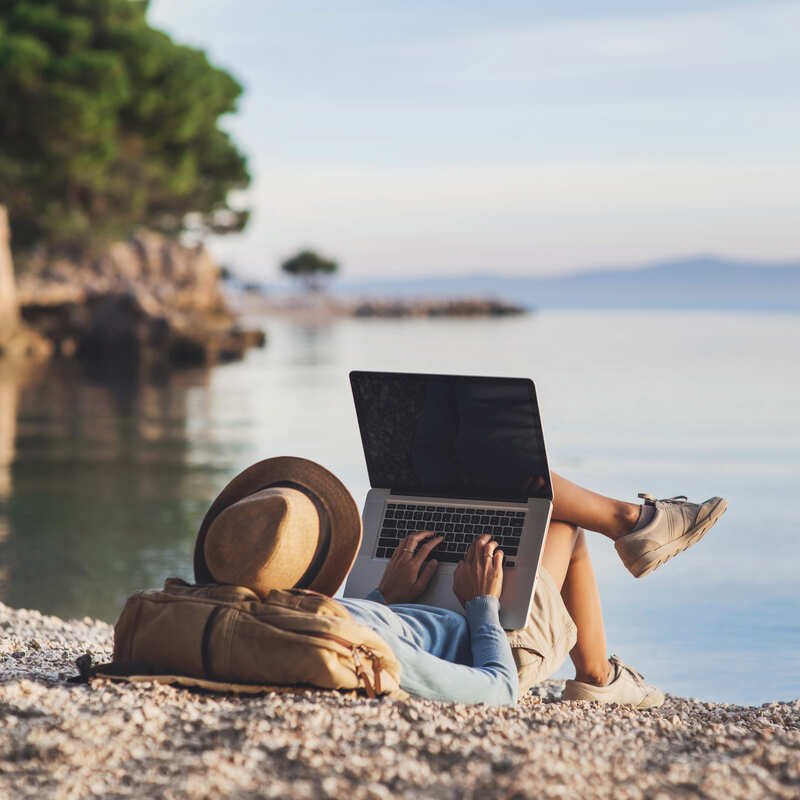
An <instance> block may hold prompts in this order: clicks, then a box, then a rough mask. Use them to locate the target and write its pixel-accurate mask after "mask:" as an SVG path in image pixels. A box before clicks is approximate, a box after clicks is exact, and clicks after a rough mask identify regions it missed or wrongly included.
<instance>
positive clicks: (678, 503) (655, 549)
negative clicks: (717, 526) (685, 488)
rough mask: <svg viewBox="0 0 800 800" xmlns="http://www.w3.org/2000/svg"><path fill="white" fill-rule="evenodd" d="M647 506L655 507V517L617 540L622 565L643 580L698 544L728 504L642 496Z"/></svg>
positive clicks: (725, 502) (718, 500) (681, 498)
mask: <svg viewBox="0 0 800 800" xmlns="http://www.w3.org/2000/svg"><path fill="white" fill-rule="evenodd" d="M639 497H641V498H642V499H643V500H644V504H645V506H648V505H649V506H654V507H655V512H654V514H653V518H652V519H651V520H650V521H649V522H648V523H647V524H646V525H645V526H644V527H642V528H639V530H634V531H631V533H626V534H625V535H624V536H621V537H620V538H619V539H617V541H616V543H615V545H614V546H615V547H616V549H617V552H618V553H619V557H620V558H621V559H622V563H623V564H625V566H626V567H627V568H628V569H629V570H630V572H631V573H632V574H633V576H634V577H635V578H641V577H642V576H644V575H647V574H648V573H650V572H652V571H653V570H654V569H656V568H657V567H660V566H661V565H662V564H663V563H664V562H665V561H669V559H670V558H672V557H673V556H676V555H678V553H682V552H683V551H684V550H686V548H687V547H691V546H692V545H693V544H695V543H696V542H699V541H700V540H701V539H702V538H703V536H705V535H706V533H708V531H709V530H710V529H711V527H712V526H713V525H714V523H715V522H716V521H717V520H718V519H719V518H720V517H721V516H722V515H723V514H724V513H725V510H726V509H727V508H728V501H727V500H724V499H723V498H722V497H712V498H711V499H710V500H706V501H705V503H700V504H699V505H698V504H697V503H689V502H687V500H686V497H684V496H683V495H680V496H678V497H671V498H669V499H668V500H656V498H655V497H653V495H651V494H640V495H639Z"/></svg>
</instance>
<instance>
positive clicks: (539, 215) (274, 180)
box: [150, 0, 800, 279]
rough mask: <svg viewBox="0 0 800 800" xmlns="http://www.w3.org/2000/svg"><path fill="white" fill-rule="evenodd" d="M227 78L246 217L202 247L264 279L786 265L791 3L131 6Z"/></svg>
mask: <svg viewBox="0 0 800 800" xmlns="http://www.w3.org/2000/svg"><path fill="white" fill-rule="evenodd" d="M150 21H151V23H152V24H154V25H156V26H157V27H160V28H162V29H164V30H166V31H168V32H169V33H170V34H171V35H172V36H173V38H175V39H176V40H177V41H180V42H182V43H186V44H191V45H195V46H199V47H202V48H204V49H205V50H207V51H208V53H209V56H210V58H211V59H212V61H213V62H214V63H216V64H218V65H219V66H222V67H225V68H226V69H229V70H230V71H231V72H232V73H233V74H234V75H235V76H236V77H237V78H238V79H239V80H240V81H241V83H242V84H243V85H244V86H245V95H244V96H243V99H242V101H241V103H240V108H239V112H238V113H237V114H236V115H233V116H230V117H228V118H227V119H226V120H225V121H224V126H225V127H226V128H227V129H228V130H229V131H231V132H232V134H233V135H234V137H235V139H236V140H237V142H238V143H239V144H240V146H241V147H242V149H243V150H244V151H245V153H246V154H247V155H248V157H249V160H250V165H251V171H252V173H253V176H254V181H253V185H252V187H251V189H250V190H249V191H248V192H247V194H246V196H245V197H244V198H242V199H243V201H244V202H246V203H247V204H248V205H250V207H252V209H253V219H252V221H251V224H250V226H249V228H248V230H247V231H246V233H244V234H243V235H241V236H236V237H225V238H222V239H215V240H213V241H212V242H211V246H212V249H213V252H214V253H215V255H216V256H217V257H218V258H219V259H220V260H222V261H223V262H224V263H226V264H228V265H230V266H231V267H232V268H233V269H234V270H236V271H237V272H239V273H240V274H242V275H245V276H247V277H250V278H257V279H270V278H273V277H274V276H275V275H276V274H277V269H278V265H279V264H280V262H281V260H282V259H283V258H285V257H287V256H289V255H291V254H293V253H294V252H295V251H296V250H298V249H299V248H302V247H307V246H310V247H313V248H316V249H318V250H319V251H321V252H322V253H324V254H326V255H329V256H331V257H334V258H336V259H338V260H339V261H340V263H341V265H342V269H343V272H344V273H345V274H346V275H347V276H348V277H366V276H374V277H389V276H409V277H411V276H416V275H448V274H460V273H472V272H498V273H499V272H502V273H513V274H545V273H564V272H571V271H575V270H582V269H591V268H597V267H608V266H620V267H625V266H635V265H639V264H641V263H644V262H650V261H656V260H661V259H665V258H673V257H681V256H686V255H691V254H697V253H716V254H719V255H721V256H727V257H731V258H746V259H765V260H780V259H792V258H795V259H796V258H798V257H800V224H798V221H799V220H800V102H798V101H800V80H798V76H800V47H798V46H797V40H798V32H800V2H770V1H769V0H722V1H720V0H671V1H670V2H666V1H665V0H647V3H642V2H641V1H640V0H634V1H630V0H605V1H604V2H599V1H598V0H584V1H583V2H575V1H574V0H541V1H540V2H530V0H493V2H491V3H488V2H485V0H424V1H420V0H337V1H336V2H331V0H303V2H292V0H215V2H214V3H198V2H197V1H196V0H152V3H151V7H150Z"/></svg>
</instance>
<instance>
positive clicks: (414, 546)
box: [378, 531, 443, 604]
mask: <svg viewBox="0 0 800 800" xmlns="http://www.w3.org/2000/svg"><path fill="white" fill-rule="evenodd" d="M432 536H433V538H431V537H432ZM442 538H443V537H441V536H435V535H434V534H433V532H432V531H420V532H419V533H412V534H409V535H408V536H406V538H405V539H403V541H401V542H400V544H399V545H398V546H397V548H396V549H395V551H394V553H392V557H391V559H390V560H389V563H388V564H387V565H386V569H385V570H384V573H383V578H381V583H380V586H378V591H379V592H380V593H381V594H382V595H383V599H384V600H385V601H386V602H387V603H389V604H392V603H411V602H413V601H414V600H416V599H417V598H418V597H419V596H420V595H421V594H422V593H423V592H424V591H425V589H427V588H428V584H429V583H430V582H431V578H432V577H433V576H434V573H435V572H436V568H437V567H438V566H439V562H438V561H436V559H433V558H432V559H431V560H430V561H426V559H427V558H428V556H429V555H430V553H431V551H432V550H433V548H434V547H436V545H437V544H439V542H441V541H442Z"/></svg>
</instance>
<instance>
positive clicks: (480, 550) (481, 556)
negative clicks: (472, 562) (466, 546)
mask: <svg viewBox="0 0 800 800" xmlns="http://www.w3.org/2000/svg"><path fill="white" fill-rule="evenodd" d="M491 543H492V537H491V536H489V534H488V533H484V534H483V535H482V536H480V537H479V539H478V546H477V553H476V556H477V558H476V560H477V562H478V563H483V562H484V561H485V560H486V551H487V548H488V547H489V545H490V544H491Z"/></svg>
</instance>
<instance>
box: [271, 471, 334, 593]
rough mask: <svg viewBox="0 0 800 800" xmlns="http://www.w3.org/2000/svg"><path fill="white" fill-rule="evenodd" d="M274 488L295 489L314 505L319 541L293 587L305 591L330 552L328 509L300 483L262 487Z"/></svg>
mask: <svg viewBox="0 0 800 800" xmlns="http://www.w3.org/2000/svg"><path fill="white" fill-rule="evenodd" d="M276 487H278V488H284V489H295V490H296V491H298V492H302V493H303V494H304V495H305V496H306V497H307V498H308V499H309V500H310V501H311V502H312V503H313V504H314V508H316V509H317V514H318V515H319V541H318V542H317V549H316V550H315V551H314V556H313V558H312V559H311V563H310V564H309V566H308V569H307V570H306V571H305V572H304V573H303V575H302V576H301V578H300V580H298V581H297V583H296V584H295V585H294V588H296V589H307V588H308V587H309V586H310V585H311V583H312V582H313V580H314V578H315V577H316V576H317V573H318V572H319V571H320V569H322V565H323V564H324V563H325V559H327V557H328V550H330V546H331V536H330V523H329V521H328V509H327V508H325V504H324V503H323V502H322V500H320V498H319V495H317V494H315V493H314V492H312V491H311V490H310V489H309V488H308V487H307V486H303V484H301V483H295V482H294V481H278V482H277V483H270V484H269V485H268V486H264V487H263V489H272V488H276ZM263 489H262V491H263Z"/></svg>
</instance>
